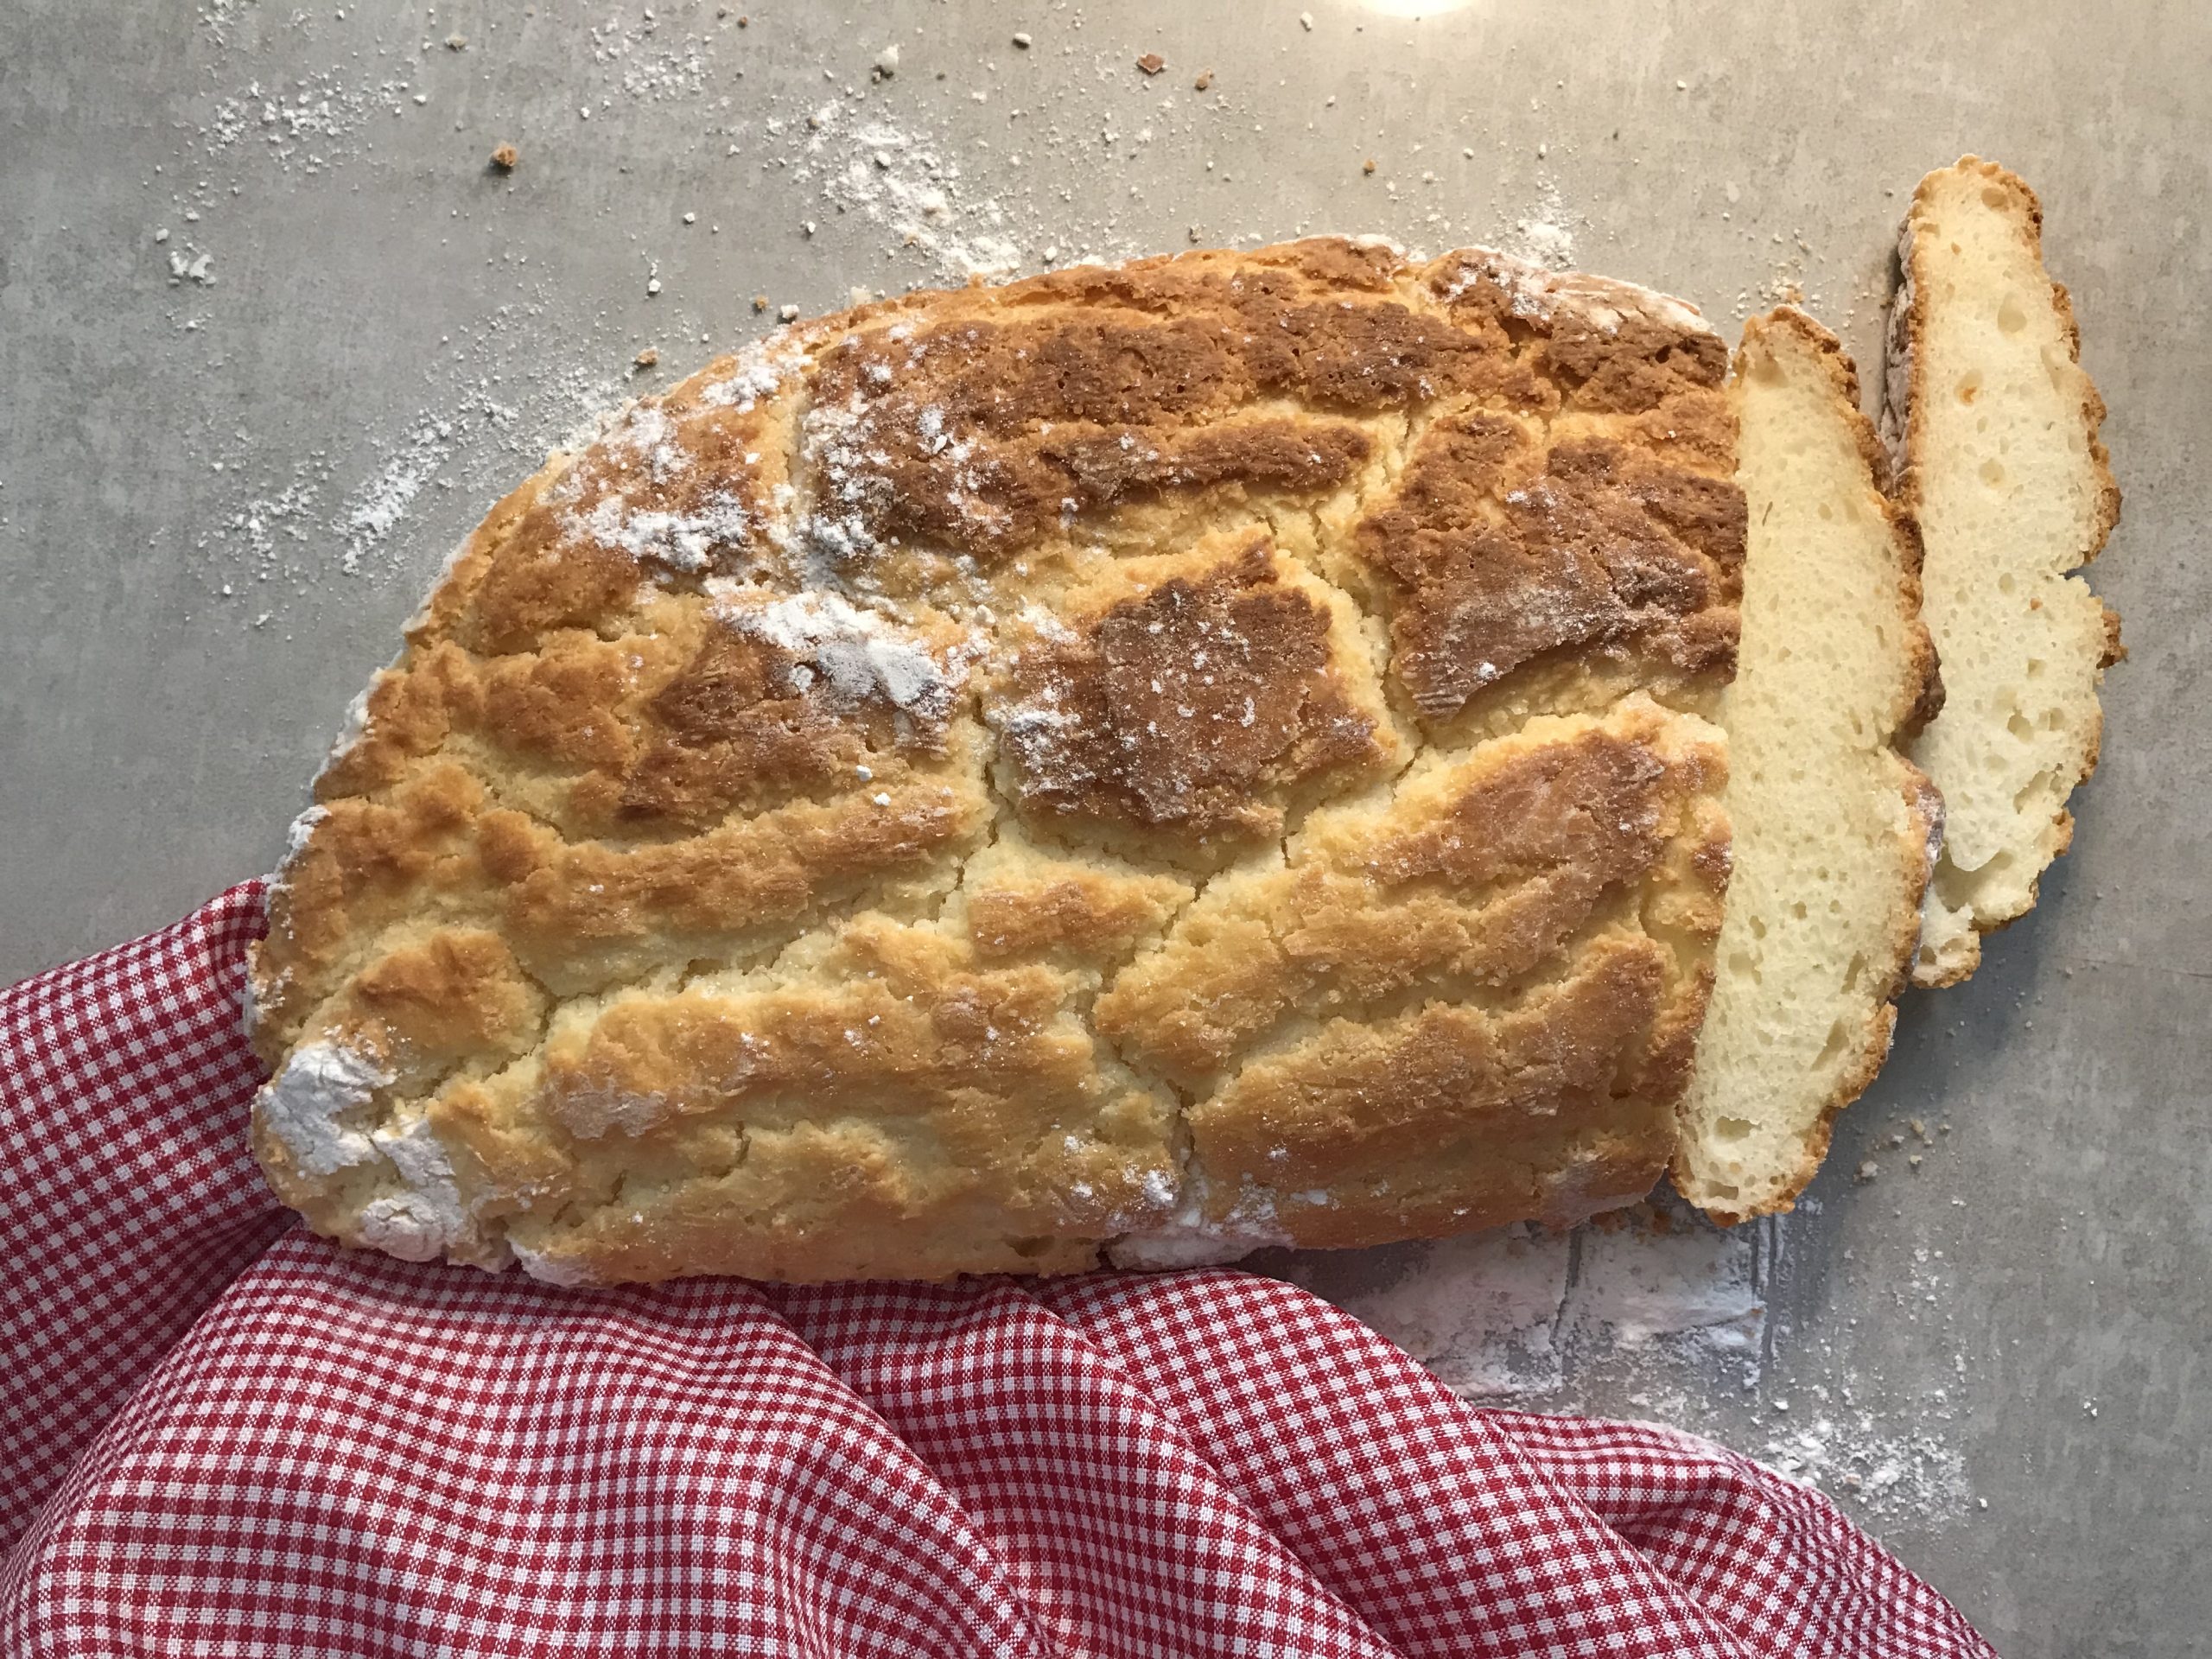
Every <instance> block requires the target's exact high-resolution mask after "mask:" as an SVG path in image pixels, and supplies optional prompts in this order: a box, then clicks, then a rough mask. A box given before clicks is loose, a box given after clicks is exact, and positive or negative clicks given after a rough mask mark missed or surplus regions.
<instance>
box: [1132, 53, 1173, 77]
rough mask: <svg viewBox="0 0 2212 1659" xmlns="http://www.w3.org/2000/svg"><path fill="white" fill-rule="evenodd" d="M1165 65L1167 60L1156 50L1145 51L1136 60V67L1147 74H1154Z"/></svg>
mask: <svg viewBox="0 0 2212 1659" xmlns="http://www.w3.org/2000/svg"><path fill="white" fill-rule="evenodd" d="M1137 67H1138V68H1140V69H1141V70H1143V71H1144V72H1145V73H1147V75H1156V74H1158V73H1160V71H1161V70H1163V69H1165V68H1166V67H1167V60H1166V59H1165V58H1163V57H1161V56H1160V54H1159V53H1157V52H1147V53H1146V54H1144V56H1142V57H1141V58H1139V59H1138V60H1137Z"/></svg>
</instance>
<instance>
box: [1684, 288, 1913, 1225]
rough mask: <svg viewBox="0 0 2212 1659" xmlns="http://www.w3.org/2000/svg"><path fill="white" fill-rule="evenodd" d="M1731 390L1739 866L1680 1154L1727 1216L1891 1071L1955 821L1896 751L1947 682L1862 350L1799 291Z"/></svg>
mask: <svg viewBox="0 0 2212 1659" xmlns="http://www.w3.org/2000/svg"><path fill="white" fill-rule="evenodd" d="M1731 397H1732V400H1733V403H1734V405H1735V411H1736V416H1737V420H1738V452H1737V453H1738V462H1737V479H1738V482H1739V483H1740V484H1741V485H1742V486H1743V488H1744V492H1745V497H1746V499H1747V505H1748V507H1749V510H1750V541H1749V546H1748V549H1747V553H1746V558H1745V572H1744V604H1743V644H1742V648H1741V652H1740V655H1739V658H1738V670H1737V676H1736V681H1735V683H1734V684H1733V685H1732V686H1731V687H1730V688H1729V690H1728V692H1727V694H1726V699H1725V701H1724V702H1723V705H1722V721H1723V724H1725V725H1726V728H1727V730H1728V747H1729V761H1728V768H1729V779H1728V790H1727V796H1726V805H1727V810H1728V815H1729V817H1730V819H1731V821H1732V824H1733V826H1734V837H1735V870H1734V874H1733V875H1732V878H1731V880H1730V883H1729V888H1728V899H1727V909H1726V916H1725V918H1724V920H1723V922H1722V924H1721V931H1720V941H1719V950H1718V952H1717V955H1716V960H1715V965H1714V975H1715V981H1714V985H1713V999H1712V1002H1711V1004H1710V1007H1709V1009H1708V1012H1707V1015H1706V1021H1705V1029H1704V1032H1703V1033H1702V1035H1701V1036H1700V1039H1699V1043H1698V1052H1697V1067H1696V1071H1695V1074H1694V1079H1693V1081H1692V1083H1691V1085H1690V1090H1689V1093H1688V1098H1687V1099H1686V1100H1685V1101H1684V1103H1683V1105H1682V1109H1681V1142H1680V1147H1679V1150H1678V1151H1677V1153H1676V1155H1675V1166H1674V1168H1675V1185H1677V1186H1678V1187H1679V1188H1680V1189H1681V1192H1682V1194H1683V1195H1684V1196H1685V1197H1686V1198H1688V1199H1689V1200H1690V1201H1691V1202H1692V1203H1694V1204H1696V1205H1699V1206H1700V1208H1702V1209H1704V1210H1705V1211H1707V1212H1708V1213H1709V1214H1711V1215H1713V1217H1715V1218H1717V1219H1719V1220H1723V1221H1736V1220H1740V1219H1743V1218H1744V1217H1748V1216H1754V1215H1762V1214H1765V1213H1768V1212H1770V1211H1776V1210H1786V1209H1788V1208H1789V1205H1790V1203H1791V1201H1792V1200H1793V1199H1794V1198H1796V1195H1797V1193H1798V1192H1800V1191H1801V1190H1802V1188H1803V1187H1804V1185H1805V1184H1806V1182H1807V1181H1808V1180H1810V1179H1812V1176H1813V1173H1814V1171H1815V1170H1816V1169H1817V1168H1818V1167H1819V1166H1820V1161H1821V1155H1822V1154H1824V1153H1825V1152H1826V1151H1827V1141H1828V1132H1829V1126H1830V1123H1831V1122H1832V1121H1833V1119H1834V1116H1835V1114H1836V1113H1837V1111H1838V1110H1840V1109H1841V1108H1842V1107H1844V1106H1846V1105H1847V1104H1848V1103H1850V1102H1851V1101H1853V1099H1855V1098H1857V1096H1859V1093H1860V1092H1861V1091H1862V1090H1864V1089H1865V1088H1866V1085H1867V1084H1869V1083H1870V1082H1872V1080H1873V1077H1874V1074H1875V1072H1876V1071H1878V1070H1879V1069H1880V1067H1881V1064H1882V1061H1883V1059H1884V1058H1885V1056H1886V1055H1887V1053H1888V1052H1889V1046H1890V1034H1891V1027H1893V1026H1894V1025H1895V1023H1896V1017H1897V1011H1896V1008H1895V1007H1894V1003H1893V999H1894V998H1895V997H1896V996H1897V993H1898V992H1899V991H1900V990H1901V989H1902V988H1904V982H1905V978H1906V975H1907V972H1908V970H1909V968H1910V962H1911V958H1912V953H1913V948H1914V944H1915V941H1916V938H1917V933H1918V913H1919V907H1920V902H1921V898H1922V894H1923V892H1924V890H1925V889H1926V887H1927V884H1928V878H1929V868H1930V865H1931V862H1932V861H1933V856H1934V851H1935V848H1936V844H1937V842H1938V841H1939V839H1940V836H1941V833H1942V804H1941V803H1940V801H1939V800H1938V798H1937V797H1936V791H1935V790H1934V788H1933V786H1932V785H1930V784H1929V781H1928V779H1927V777H1926V776H1925V775H1924V774H1923V772H1921V771H1920V770H1919V768H1917V767H1916V766H1913V765H1912V764H1911V762H1910V761H1909V760H1906V759H1905V758H1904V755H1903V754H1902V753H1899V746H1900V745H1901V743H1903V742H1904V741H1907V740H1908V739H1909V737H1910V734H1911V733H1912V732H1914V731H1915V730H1916V729H1917V728H1918V727H1919V726H1920V725H1921V724H1922V723H1923V721H1925V720H1927V719H1928V718H1929V715H1930V714H1931V713H1932V712H1933V710H1934V708H1935V706H1936V703H1937V702H1939V701H1940V696H1941V693H1940V690H1939V688H1938V686H1937V683H1936V663H1935V652H1934V651H1933V649H1932V647H1931V646H1930V645H1929V637H1928V631H1927V630H1926V629H1925V628H1924V627H1923V626H1922V625H1921V622H1920V614H1919V613H1920V585H1919V565H1920V549H1919V543H1918V539H1917V537H1916V535H1915V533H1914V531H1913V527H1912V524H1911V522H1910V519H1908V518H1904V516H1903V515H1902V514H1900V513H1898V512H1897V511H1896V510H1895V509H1893V508H1892V507H1891V505H1890V503H1889V502H1888V500H1887V499H1885V496H1884V495H1883V493H1882V491H1881V489H1880V487H1879V474H1880V471H1881V468H1882V466H1883V461H1882V454H1881V450H1880V448H1879V446H1878V443H1877V442H1876V440H1875V435H1874V429H1873V428H1872V425H1871V424H1870V423H1868V422H1867V421H1866V418H1865V417H1864V416H1862V415H1860V414H1859V405H1858V380H1857V376H1856V374H1855V373H1854V372H1853V368H1852V365H1851V361H1850V359H1849V358H1847V356H1846V355H1845V354H1844V353H1843V350H1842V348H1841V346H1840V345H1839V344H1838V343H1837V340H1836V339H1835V337H1834V335H1833V334H1829V333H1828V332H1827V330H1826V329H1825V328H1823V327H1821V326H1820V325H1819V324H1818V323H1816V322H1815V321H1813V320H1812V319H1811V318H1809V317H1808V316H1806V315H1804V314H1803V313H1802V312H1799V311H1796V310H1792V309H1789V308H1783V309H1781V310H1778V311H1776V312H1774V313H1772V314H1770V315H1767V316H1765V317H1761V318H1757V319H1755V320H1753V321H1751V323H1750V324H1748V325H1747V326H1746V327H1745V331H1744V343H1743V346H1742V348H1741V350H1740V351H1739V353H1738V356H1737V359H1736V368H1735V375H1734V379H1733V383H1732V386H1731Z"/></svg>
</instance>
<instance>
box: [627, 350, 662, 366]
mask: <svg viewBox="0 0 2212 1659" xmlns="http://www.w3.org/2000/svg"><path fill="white" fill-rule="evenodd" d="M659 361H660V348H659V347H658V346H646V347H645V350H644V351H642V352H639V353H638V354H637V355H636V356H635V357H633V358H632V359H630V362H631V364H632V366H634V367H637V368H640V369H650V368H652V366H653V365H655V364H656V363H658V362H659Z"/></svg>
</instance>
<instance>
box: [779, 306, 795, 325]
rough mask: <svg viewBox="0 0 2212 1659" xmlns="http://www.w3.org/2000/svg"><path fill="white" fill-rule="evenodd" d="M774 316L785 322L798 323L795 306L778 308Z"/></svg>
mask: <svg viewBox="0 0 2212 1659" xmlns="http://www.w3.org/2000/svg"><path fill="white" fill-rule="evenodd" d="M776 315H777V316H779V317H780V318H781V319H782V320H783V321H785V322H797V321H798V307H797V306H795V305H786V306H783V307H780V308H779V309H778V310H777V312H776Z"/></svg>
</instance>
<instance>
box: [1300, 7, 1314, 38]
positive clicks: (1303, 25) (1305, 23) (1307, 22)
mask: <svg viewBox="0 0 2212 1659" xmlns="http://www.w3.org/2000/svg"><path fill="white" fill-rule="evenodd" d="M1298 26H1299V27H1300V29H1304V30H1305V31H1306V33H1307V34H1308V35H1311V34H1312V33H1313V13H1312V12H1310V11H1301V12H1300V13H1299V14H1298Z"/></svg>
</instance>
